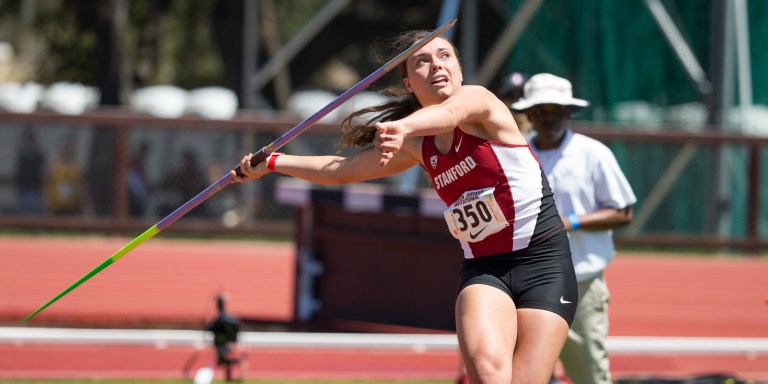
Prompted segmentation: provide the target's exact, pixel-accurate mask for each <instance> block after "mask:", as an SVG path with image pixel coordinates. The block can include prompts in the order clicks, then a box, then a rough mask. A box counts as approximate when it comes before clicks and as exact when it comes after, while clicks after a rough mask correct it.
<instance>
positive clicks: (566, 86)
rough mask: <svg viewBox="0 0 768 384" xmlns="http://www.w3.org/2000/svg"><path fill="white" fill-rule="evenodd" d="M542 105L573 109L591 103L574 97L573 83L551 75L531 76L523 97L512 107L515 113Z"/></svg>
mask: <svg viewBox="0 0 768 384" xmlns="http://www.w3.org/2000/svg"><path fill="white" fill-rule="evenodd" d="M540 104H557V105H563V106H567V107H571V108H573V109H581V108H584V107H586V106H589V102H588V101H586V100H582V99H576V98H574V97H573V90H572V87H571V82H570V81H568V80H566V79H563V78H562V77H557V76H555V75H552V74H549V73H539V74H537V75H533V76H531V78H530V79H529V80H528V81H527V82H526V83H525V87H524V88H523V97H522V98H521V99H520V100H518V101H517V102H516V103H514V104H512V105H511V106H510V107H511V108H512V110H514V111H515V112H523V111H525V110H526V109H529V108H531V107H534V106H537V105H540Z"/></svg>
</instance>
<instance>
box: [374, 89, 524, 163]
mask: <svg viewBox="0 0 768 384" xmlns="http://www.w3.org/2000/svg"><path fill="white" fill-rule="evenodd" d="M456 127H459V129H461V130H462V131H464V132H467V133H469V134H472V135H475V136H478V137H482V138H485V139H490V140H495V141H502V142H506V143H510V144H518V143H521V144H524V143H525V139H524V138H523V136H522V134H521V133H520V131H519V130H518V129H517V125H516V124H515V120H514V118H513V117H512V113H511V112H510V111H509V108H507V106H506V105H504V103H503V102H502V101H501V100H499V99H498V98H497V97H496V96H495V95H494V94H493V93H491V92H490V91H488V90H487V89H486V88H484V87H481V86H475V85H465V86H462V87H460V88H459V89H457V90H456V91H455V92H454V93H453V94H452V95H451V96H450V97H448V98H447V99H445V101H443V102H442V103H440V104H435V105H430V106H426V107H424V108H421V109H419V110H417V111H416V112H413V113H411V114H410V115H408V116H406V117H405V118H402V119H400V120H395V121H388V122H379V123H376V131H377V132H376V137H375V138H374V141H373V143H374V145H375V146H376V149H377V150H378V151H379V153H380V154H381V155H382V159H383V160H384V159H387V157H391V156H393V155H394V154H395V153H397V151H399V150H400V148H401V147H402V143H403V141H404V140H405V139H407V138H408V137H414V136H434V135H440V134H443V133H447V132H451V131H453V129H454V128H456ZM385 163H386V161H384V162H383V164H385Z"/></svg>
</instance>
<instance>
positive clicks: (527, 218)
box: [421, 128, 563, 259]
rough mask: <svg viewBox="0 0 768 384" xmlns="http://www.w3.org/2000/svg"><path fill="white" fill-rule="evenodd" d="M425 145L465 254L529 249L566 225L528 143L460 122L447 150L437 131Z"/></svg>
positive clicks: (425, 154)
mask: <svg viewBox="0 0 768 384" xmlns="http://www.w3.org/2000/svg"><path fill="white" fill-rule="evenodd" d="M421 150H422V158H423V161H424V164H425V168H426V170H427V173H429V175H430V178H431V181H432V184H433V186H434V188H435V190H436V191H437V194H438V195H439V196H440V198H441V199H442V200H443V202H445V203H446V205H448V206H449V208H448V210H446V220H447V221H448V224H449V228H450V229H451V231H452V233H453V234H454V237H456V238H457V239H459V241H460V242H461V246H462V248H463V250H464V258H466V259H472V258H476V257H483V256H489V255H494V254H499V253H506V252H511V251H516V250H520V249H525V248H527V247H528V246H529V245H530V244H535V243H537V242H539V241H542V240H544V239H546V238H548V237H550V236H552V235H553V234H554V233H556V232H557V231H558V230H559V229H560V228H562V225H563V224H562V221H561V220H560V216H559V214H558V212H557V209H556V208H555V202H554V199H553V196H552V191H551V189H550V188H549V183H548V182H547V178H546V176H545V175H544V172H543V171H542V169H541V166H540V165H539V163H538V161H537V160H536V158H535V157H534V155H533V153H532V152H531V149H530V147H529V146H528V145H527V144H526V145H511V144H504V143H500V142H494V141H490V140H486V139H482V138H479V137H477V136H473V135H469V134H467V133H465V132H462V131H461V130H460V129H458V128H455V129H454V131H453V143H452V145H451V148H450V150H449V151H448V152H447V153H441V152H440V151H439V150H438V149H437V147H436V146H435V138H434V136H426V137H424V139H423V142H422V149H421ZM481 194H482V195H484V196H482V197H484V198H485V199H484V200H483V199H479V195H481ZM473 202H474V203H473ZM478 202H480V203H478ZM486 203H489V204H486ZM489 206H493V207H492V209H488V208H487V207H489ZM494 208H495V209H494ZM494 213H496V215H494ZM451 218H453V220H452V219H451ZM494 231H495V233H494ZM489 232H490V233H491V234H488V233H489Z"/></svg>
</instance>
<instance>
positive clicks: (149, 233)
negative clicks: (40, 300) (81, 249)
mask: <svg viewBox="0 0 768 384" xmlns="http://www.w3.org/2000/svg"><path fill="white" fill-rule="evenodd" d="M229 183H231V179H230V176H229V174H227V175H225V176H224V177H222V178H221V179H219V180H218V181H217V182H215V183H213V184H211V185H210V186H209V187H208V188H206V189H205V190H203V191H202V192H200V193H199V194H197V196H195V197H193V198H192V199H191V200H189V201H188V202H186V203H184V205H182V206H181V207H179V208H177V209H176V210H175V211H173V212H171V214H170V215H168V216H166V217H165V218H164V219H162V220H160V221H159V222H157V224H155V225H153V226H152V227H150V228H149V229H147V230H146V231H144V233H142V234H141V235H139V236H137V237H136V238H135V239H133V240H132V241H131V242H130V243H128V244H126V245H125V246H124V247H123V248H121V249H120V250H119V251H117V252H115V254H114V255H112V256H110V257H109V258H108V259H106V260H104V261H103V262H102V263H101V264H99V265H98V266H97V267H96V268H94V269H93V270H91V271H90V272H88V273H87V274H86V275H85V276H83V277H81V278H80V279H79V280H77V281H76V282H75V283H74V284H72V285H70V286H69V287H67V289H65V290H63V291H61V293H59V294H58V295H56V296H55V297H54V298H53V299H51V300H49V301H48V302H47V303H45V304H43V306H41V307H40V308H38V309H37V310H36V311H34V312H32V313H31V314H30V315H29V316H27V317H25V318H24V319H23V320H21V321H20V322H19V324H24V323H26V322H27V320H29V319H31V318H33V317H34V316H35V315H37V314H38V313H40V312H42V311H43V310H44V309H46V308H48V307H49V306H50V305H51V304H53V303H55V302H56V301H58V300H59V299H61V298H62V297H64V295H66V294H68V293H69V292H71V291H72V290H74V289H75V288H77V287H79V286H80V285H81V284H83V283H85V282H86V281H88V280H89V279H90V278H91V277H93V276H95V275H96V274H97V273H99V272H101V271H102V270H103V269H104V268H107V267H108V266H110V265H112V263H114V262H115V261H117V260H118V259H120V258H121V257H123V256H125V254H127V253H128V252H130V251H132V250H133V249H134V248H136V247H138V246H139V245H141V243H143V242H145V241H147V240H149V239H151V238H152V237H154V236H155V235H157V234H158V233H160V231H162V230H163V229H165V228H168V226H170V225H171V224H173V223H174V222H175V221H176V220H178V219H179V218H181V217H182V216H184V215H185V214H186V213H187V212H189V211H191V210H192V209H193V208H195V207H197V206H198V205H200V203H202V202H203V201H205V200H207V199H208V198H209V197H210V196H212V195H213V194H215V193H216V192H218V191H219V190H220V189H222V188H224V187H225V186H227V185H228V184H229Z"/></svg>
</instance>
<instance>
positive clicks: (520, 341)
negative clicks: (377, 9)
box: [512, 308, 568, 383]
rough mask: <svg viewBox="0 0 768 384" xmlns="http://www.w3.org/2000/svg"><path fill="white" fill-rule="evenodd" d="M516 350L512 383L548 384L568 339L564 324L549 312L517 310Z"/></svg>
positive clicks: (561, 319) (531, 309)
mask: <svg viewBox="0 0 768 384" xmlns="http://www.w3.org/2000/svg"><path fill="white" fill-rule="evenodd" d="M517 332H518V338H517V347H516V349H515V358H514V363H513V364H514V365H513V367H512V372H513V379H514V380H513V382H514V383H548V382H549V379H550V378H551V376H552V370H553V369H554V367H555V363H556V362H557V358H558V356H559V355H560V351H561V350H562V348H563V344H565V339H566V338H567V337H568V322H567V321H565V319H564V318H563V317H562V316H560V315H558V314H556V313H554V312H551V311H547V310H543V309H535V308H521V309H518V310H517Z"/></svg>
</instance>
